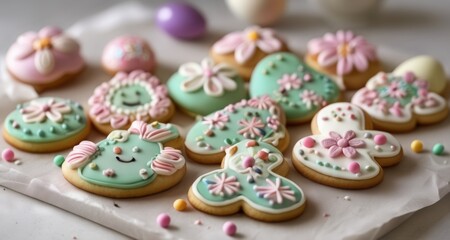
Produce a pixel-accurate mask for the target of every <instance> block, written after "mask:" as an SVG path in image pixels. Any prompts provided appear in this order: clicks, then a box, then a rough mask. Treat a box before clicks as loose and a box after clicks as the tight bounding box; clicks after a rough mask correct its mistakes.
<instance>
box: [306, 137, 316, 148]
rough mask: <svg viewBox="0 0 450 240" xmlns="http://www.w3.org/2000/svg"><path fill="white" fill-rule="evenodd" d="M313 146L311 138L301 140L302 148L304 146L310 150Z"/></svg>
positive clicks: (314, 142) (313, 142)
mask: <svg viewBox="0 0 450 240" xmlns="http://www.w3.org/2000/svg"><path fill="white" fill-rule="evenodd" d="M315 144H316V141H314V139H312V138H311V137H306V138H304V139H303V146H305V147H307V148H312V147H314V145H315Z"/></svg>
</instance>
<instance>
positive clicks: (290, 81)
mask: <svg viewBox="0 0 450 240" xmlns="http://www.w3.org/2000/svg"><path fill="white" fill-rule="evenodd" d="M307 79H309V80H311V78H307ZM309 80H308V81H309ZM277 83H278V84H279V85H280V89H279V90H280V91H281V92H282V91H285V90H291V89H299V88H301V87H302V85H303V80H302V79H300V78H299V77H298V76H297V74H296V73H293V74H291V75H289V74H284V75H283V76H282V77H281V78H280V79H278V80H277Z"/></svg>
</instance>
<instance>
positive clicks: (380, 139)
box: [373, 134, 387, 145]
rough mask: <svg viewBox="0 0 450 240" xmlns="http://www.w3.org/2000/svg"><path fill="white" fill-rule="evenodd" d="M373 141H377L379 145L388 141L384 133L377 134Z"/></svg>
mask: <svg viewBox="0 0 450 240" xmlns="http://www.w3.org/2000/svg"><path fill="white" fill-rule="evenodd" d="M373 141H375V144H377V145H383V144H385V143H386V142H387V138H386V136H385V135H384V134H377V135H375V136H374V137H373Z"/></svg>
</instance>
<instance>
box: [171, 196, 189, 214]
mask: <svg viewBox="0 0 450 240" xmlns="http://www.w3.org/2000/svg"><path fill="white" fill-rule="evenodd" d="M173 208H175V210H177V211H184V210H186V208H187V203H186V201H185V200H184V199H181V198H180V199H177V200H175V202H173Z"/></svg>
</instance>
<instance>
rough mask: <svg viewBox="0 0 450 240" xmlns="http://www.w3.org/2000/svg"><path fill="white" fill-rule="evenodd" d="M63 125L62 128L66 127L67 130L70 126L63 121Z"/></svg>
mask: <svg viewBox="0 0 450 240" xmlns="http://www.w3.org/2000/svg"><path fill="white" fill-rule="evenodd" d="M61 127H62V129H65V130H67V129H68V128H69V127H68V126H67V124H65V123H63V124H61Z"/></svg>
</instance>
